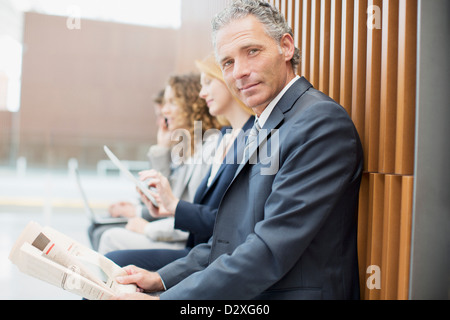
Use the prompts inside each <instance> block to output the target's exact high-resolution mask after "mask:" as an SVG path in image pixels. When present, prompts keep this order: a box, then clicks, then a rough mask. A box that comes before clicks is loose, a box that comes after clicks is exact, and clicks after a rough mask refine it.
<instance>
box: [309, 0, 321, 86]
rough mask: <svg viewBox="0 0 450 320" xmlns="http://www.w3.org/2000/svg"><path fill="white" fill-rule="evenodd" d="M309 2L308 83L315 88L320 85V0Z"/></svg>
mask: <svg viewBox="0 0 450 320" xmlns="http://www.w3.org/2000/svg"><path fill="white" fill-rule="evenodd" d="M310 1H311V22H310V24H311V35H310V39H311V45H310V50H311V53H310V55H309V59H310V62H309V65H310V73H309V81H310V82H311V84H312V85H313V86H314V87H315V88H319V85H320V73H319V62H320V61H319V59H320V52H319V51H320V0H310Z"/></svg>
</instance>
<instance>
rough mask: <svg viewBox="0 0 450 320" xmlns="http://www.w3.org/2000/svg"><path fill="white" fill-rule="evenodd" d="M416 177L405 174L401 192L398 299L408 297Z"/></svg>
mask: <svg viewBox="0 0 450 320" xmlns="http://www.w3.org/2000/svg"><path fill="white" fill-rule="evenodd" d="M413 189H414V177H413V176H404V177H403V187H402V193H401V199H402V202H401V210H400V231H399V233H400V240H399V241H400V243H399V263H398V292H397V299H399V300H406V299H408V292H409V270H410V269H409V266H410V257H411V228H412V210H413V207H412V206H413Z"/></svg>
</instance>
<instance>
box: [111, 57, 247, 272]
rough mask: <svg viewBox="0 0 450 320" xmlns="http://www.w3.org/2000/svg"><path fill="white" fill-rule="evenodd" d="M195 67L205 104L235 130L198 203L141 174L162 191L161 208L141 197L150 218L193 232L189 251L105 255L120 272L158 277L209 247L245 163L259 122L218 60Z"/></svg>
mask: <svg viewBox="0 0 450 320" xmlns="http://www.w3.org/2000/svg"><path fill="white" fill-rule="evenodd" d="M196 65H197V67H198V69H199V70H200V71H201V84H202V89H201V91H200V97H201V98H203V99H204V100H205V101H206V104H207V106H208V108H209V113H210V114H211V115H214V116H216V117H217V118H220V119H225V120H226V121H227V122H228V123H229V124H230V127H228V128H226V129H223V130H222V134H223V136H222V139H221V140H220V143H219V144H218V147H217V149H216V153H215V155H214V158H213V161H212V165H211V168H210V170H209V171H208V173H207V174H206V176H205V178H204V179H203V181H202V182H201V184H200V186H199V188H198V190H197V192H196V194H195V197H194V201H193V202H189V201H185V200H182V199H181V200H180V199H179V198H177V197H176V196H174V195H173V192H172V191H171V188H170V184H169V183H168V181H167V179H166V178H164V177H163V176H161V175H160V174H159V173H158V172H156V171H154V170H148V171H143V172H141V174H140V178H141V180H147V179H150V182H149V185H151V186H153V187H155V188H156V189H157V191H158V197H159V198H158V200H159V203H160V206H159V208H155V207H154V206H153V205H152V204H151V202H149V201H148V200H147V199H146V198H145V197H144V196H143V197H142V200H143V201H144V203H145V204H146V206H147V207H148V209H149V211H150V213H151V214H152V215H153V216H155V217H160V216H173V217H175V228H177V229H180V230H185V231H189V232H190V234H189V238H188V241H187V243H186V246H185V248H184V249H179V250H123V251H115V252H110V253H109V254H107V255H106V256H107V257H108V258H110V259H111V260H113V261H114V262H116V263H117V264H118V265H120V266H126V265H129V264H133V265H136V266H138V267H141V268H144V269H147V270H152V271H154V270H157V269H159V268H161V267H163V266H165V265H166V264H168V263H170V262H172V261H174V260H176V259H179V258H181V257H184V256H186V255H187V254H188V253H189V251H190V250H191V249H192V248H193V247H194V246H196V245H198V244H201V243H205V242H207V241H208V240H209V238H210V237H211V236H212V233H213V228H214V222H215V216H216V213H217V208H218V206H219V203H220V201H221V199H222V196H223V194H224V193H225V191H226V189H227V188H228V185H229V184H230V183H231V181H232V179H233V177H234V174H235V172H236V169H237V168H238V166H239V162H240V160H241V159H242V155H243V151H244V147H245V136H246V132H248V131H249V130H250V129H251V127H252V126H253V123H254V119H255V118H254V116H253V111H252V110H251V109H250V108H247V107H246V106H245V105H244V104H243V103H242V102H241V101H240V100H239V99H237V98H236V97H234V96H233V95H232V94H231V92H230V91H229V90H228V87H227V86H226V84H225V82H224V80H223V77H222V72H221V70H220V68H219V67H218V65H217V64H216V62H215V59H214V56H213V55H209V56H208V57H206V58H205V59H204V60H202V61H196ZM155 195H156V194H155Z"/></svg>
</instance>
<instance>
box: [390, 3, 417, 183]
mask: <svg viewBox="0 0 450 320" xmlns="http://www.w3.org/2000/svg"><path fill="white" fill-rule="evenodd" d="M416 30H417V0H400V6H399V40H398V42H399V48H398V52H399V57H398V100H397V106H398V110H397V112H398V113H397V133H396V150H395V172H396V173H399V174H406V175H408V174H409V175H411V174H413V172H414V160H413V159H414V132H415V130H414V123H415V102H416V101H415V94H414V93H415V89H416V48H417V31H416Z"/></svg>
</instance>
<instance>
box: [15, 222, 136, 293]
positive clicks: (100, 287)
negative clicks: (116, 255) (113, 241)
mask: <svg viewBox="0 0 450 320" xmlns="http://www.w3.org/2000/svg"><path fill="white" fill-rule="evenodd" d="M9 259H10V260H11V261H12V262H13V263H14V264H15V265H16V266H17V267H18V268H19V270H20V271H22V272H23V273H26V274H28V275H30V276H32V277H34V278H38V279H41V280H43V281H45V282H48V283H50V284H52V285H55V286H58V287H61V288H62V289H64V290H67V291H69V292H72V293H74V294H77V295H79V296H81V297H84V298H86V299H89V300H106V299H110V298H112V297H114V296H115V295H117V294H120V293H133V292H136V286H135V285H122V284H119V283H118V282H116V281H115V278H116V277H117V276H120V275H126V272H125V271H124V270H123V269H122V268H121V267H119V266H118V265H117V264H115V263H114V262H113V261H111V260H109V259H108V258H106V257H105V256H103V255H101V254H99V253H98V252H96V251H94V250H92V249H89V248H87V247H86V246H83V245H81V244H80V243H78V242H76V241H74V240H73V239H71V238H69V237H68V236H66V235H64V234H62V233H60V232H58V231H56V230H54V229H52V228H50V227H41V226H40V225H39V224H37V223H36V222H30V223H28V225H27V226H26V227H25V229H24V230H23V231H22V233H21V235H20V236H19V238H18V239H17V241H16V243H15V244H14V246H13V248H12V249H11V253H10V255H9Z"/></svg>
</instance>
